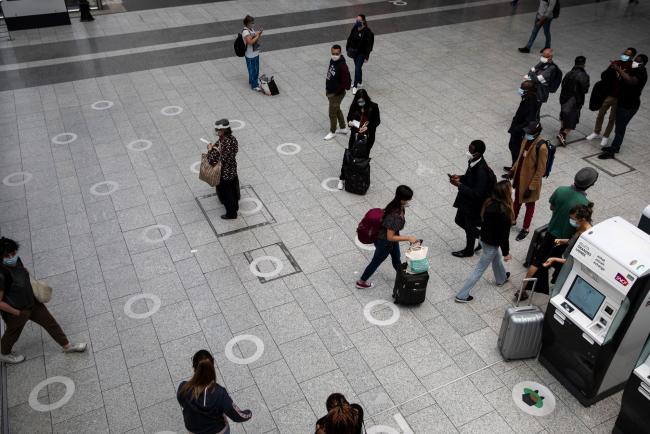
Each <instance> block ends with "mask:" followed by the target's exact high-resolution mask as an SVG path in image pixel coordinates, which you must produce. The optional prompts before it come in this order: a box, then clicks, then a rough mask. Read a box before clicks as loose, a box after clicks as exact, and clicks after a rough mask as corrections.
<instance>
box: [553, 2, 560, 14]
mask: <svg viewBox="0 0 650 434" xmlns="http://www.w3.org/2000/svg"><path fill="white" fill-rule="evenodd" d="M559 16H560V0H557V1H556V2H555V6H553V18H557V17H559Z"/></svg>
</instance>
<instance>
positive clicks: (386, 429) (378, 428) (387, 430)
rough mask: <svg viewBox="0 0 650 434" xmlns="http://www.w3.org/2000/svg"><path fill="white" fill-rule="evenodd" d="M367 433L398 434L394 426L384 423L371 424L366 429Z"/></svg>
mask: <svg viewBox="0 0 650 434" xmlns="http://www.w3.org/2000/svg"><path fill="white" fill-rule="evenodd" d="M366 432H367V433H368V434H399V431H397V430H396V429H395V428H392V427H390V426H386V425H375V426H371V427H370V428H368V429H367V431H366Z"/></svg>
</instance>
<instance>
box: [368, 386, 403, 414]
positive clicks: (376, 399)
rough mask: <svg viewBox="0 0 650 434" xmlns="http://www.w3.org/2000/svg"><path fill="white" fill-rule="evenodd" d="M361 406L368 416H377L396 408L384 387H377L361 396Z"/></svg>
mask: <svg viewBox="0 0 650 434" xmlns="http://www.w3.org/2000/svg"><path fill="white" fill-rule="evenodd" d="M359 399H360V404H361V406H362V407H363V409H364V412H366V413H367V414H369V415H370V414H377V413H381V412H384V411H387V410H388V409H390V408H392V407H394V406H395V403H394V402H393V400H392V399H390V396H388V393H386V390H384V388H383V387H381V386H377V387H374V388H372V389H370V390H367V391H365V392H363V393H361V394H360V395H359Z"/></svg>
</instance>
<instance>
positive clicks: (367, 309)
mask: <svg viewBox="0 0 650 434" xmlns="http://www.w3.org/2000/svg"><path fill="white" fill-rule="evenodd" d="M380 305H385V306H387V307H389V308H390V309H391V310H392V311H393V313H392V315H391V316H390V318H388V319H377V318H375V317H374V316H373V315H372V310H373V309H374V308H375V307H376V306H380ZM363 316H364V317H365V318H366V321H368V322H369V323H370V324H374V325H378V326H380V327H385V326H389V325H393V324H395V323H396V322H397V320H399V308H398V307H397V306H396V305H395V303H391V302H390V301H387V300H373V301H371V302H368V303H367V304H366V305H365V306H364V307H363Z"/></svg>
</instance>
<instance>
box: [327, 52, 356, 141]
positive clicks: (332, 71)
mask: <svg viewBox="0 0 650 434" xmlns="http://www.w3.org/2000/svg"><path fill="white" fill-rule="evenodd" d="M331 56H332V57H331V59H330V63H329V66H328V67H327V76H326V77H325V94H326V95H327V100H328V101H329V117H330V131H329V133H328V134H327V135H326V136H325V137H324V140H332V139H333V138H334V137H336V134H337V133H338V134H347V133H349V132H350V130H349V129H348V128H347V126H346V125H345V118H344V117H343V112H342V111H341V102H342V101H343V98H345V91H346V90H349V89H350V81H351V78H350V70H349V69H348V65H347V63H345V57H344V56H343V55H342V54H341V46H340V45H338V44H335V45H332V49H331ZM337 121H338V125H339V129H338V130H337V129H336V123H337Z"/></svg>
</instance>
